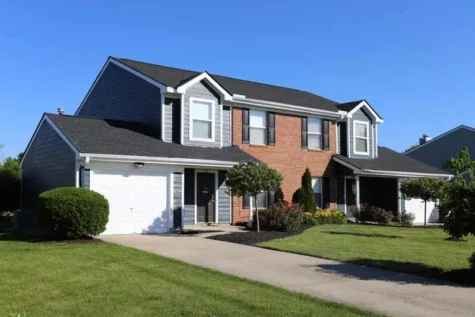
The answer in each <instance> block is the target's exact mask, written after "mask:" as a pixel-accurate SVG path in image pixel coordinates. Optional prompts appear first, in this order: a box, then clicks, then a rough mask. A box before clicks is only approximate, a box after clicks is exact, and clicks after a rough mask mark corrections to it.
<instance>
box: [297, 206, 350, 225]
mask: <svg viewBox="0 0 475 317" xmlns="http://www.w3.org/2000/svg"><path fill="white" fill-rule="evenodd" d="M304 222H305V223H306V224H309V225H313V226H316V225H329V224H344V223H346V217H345V214H344V213H343V212H341V211H339V210H338V209H326V210H317V211H316V212H314V213H312V212H306V213H305V216H304Z"/></svg>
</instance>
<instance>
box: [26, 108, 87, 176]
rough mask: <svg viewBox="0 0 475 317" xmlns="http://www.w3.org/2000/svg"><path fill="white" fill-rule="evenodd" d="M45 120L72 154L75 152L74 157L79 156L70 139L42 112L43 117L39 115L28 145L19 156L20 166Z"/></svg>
mask: <svg viewBox="0 0 475 317" xmlns="http://www.w3.org/2000/svg"><path fill="white" fill-rule="evenodd" d="M45 122H47V123H48V124H49V125H50V126H51V128H53V130H54V131H55V132H56V133H57V134H58V135H59V136H60V137H61V139H63V141H64V142H65V143H66V144H67V145H68V146H69V147H70V148H71V150H72V151H73V152H74V154H76V158H79V151H78V149H76V147H75V146H74V145H73V144H72V143H71V141H69V139H68V138H67V137H66V136H65V135H64V134H63V133H62V132H61V130H59V129H58V127H57V126H56V125H55V124H54V123H53V122H52V121H51V119H50V118H48V116H47V115H46V114H43V117H41V120H40V123H39V124H38V126H37V127H36V130H35V132H34V133H33V136H32V137H31V139H30V142H28V146H27V147H26V150H25V152H24V154H23V157H22V158H21V161H20V167H22V166H23V161H24V160H25V158H26V156H27V155H28V152H29V151H30V147H31V145H32V144H33V142H34V141H35V139H36V136H37V135H38V132H39V131H40V129H41V127H42V126H43V124H44V123H45Z"/></svg>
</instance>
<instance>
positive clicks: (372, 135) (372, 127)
mask: <svg viewBox="0 0 475 317" xmlns="http://www.w3.org/2000/svg"><path fill="white" fill-rule="evenodd" d="M374 127H375V125H374V124H372V125H371V139H373V142H371V147H372V149H373V155H372V157H373V158H375V154H374V142H375V138H376V136H375V134H374V133H375V129H374Z"/></svg>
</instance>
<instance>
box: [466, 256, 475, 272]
mask: <svg viewBox="0 0 475 317" xmlns="http://www.w3.org/2000/svg"><path fill="white" fill-rule="evenodd" d="M468 263H470V268H471V269H472V270H473V271H475V252H473V253H472V256H471V257H470V258H469V259H468Z"/></svg>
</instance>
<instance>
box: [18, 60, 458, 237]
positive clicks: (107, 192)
mask: <svg viewBox="0 0 475 317" xmlns="http://www.w3.org/2000/svg"><path fill="white" fill-rule="evenodd" d="M381 123H383V119H382V118H381V117H380V115H379V114H378V113H377V112H376V111H375V110H374V109H373V108H372V107H371V106H370V105H369V103H367V102H366V101H365V100H359V101H354V102H349V103H343V104H340V103H337V102H335V101H331V100H329V99H326V98H322V97H319V96H317V95H314V94H312V93H309V92H305V91H301V90H296V89H290V88H284V87H278V86H272V85H267V84H262V83H257V82H252V81H246V80H240V79H234V78H230V77H224V76H219V75H212V74H209V73H207V72H206V71H204V72H194V71H188V70H183V69H177V68H171V67H165V66H159V65H153V64H148V63H142V62H137V61H132V60H127V59H119V58H113V57H110V58H109V59H108V60H107V62H106V63H105V65H104V67H103V68H102V70H101V72H100V73H99V75H98V76H97V78H96V80H95V82H94V83H93V85H92V87H91V88H90V90H89V92H88V93H87V95H86V97H85V98H84V100H83V102H82V103H81V105H80V106H79V108H78V110H77V111H76V114H75V115H74V116H66V115H60V114H59V115H57V114H44V115H43V117H42V119H41V121H40V123H39V125H38V127H37V129H36V131H35V133H34V135H33V137H32V139H31V141H30V143H29V144H28V147H27V149H26V151H25V155H24V157H23V160H22V161H21V165H22V169H23V176H22V177H23V180H22V182H23V193H22V212H25V213H26V212H28V211H32V212H34V208H35V201H36V198H37V196H38V194H40V193H41V192H43V191H45V190H48V189H52V188H55V187H60V186H80V187H86V188H90V189H92V190H95V191H97V192H99V193H102V194H103V195H104V196H105V197H106V198H107V199H108V200H109V203H110V216H109V223H108V225H107V229H106V232H105V233H147V232H167V231H169V230H170V229H172V228H176V227H180V226H182V225H183V226H187V225H193V224H196V223H220V224H231V223H240V222H246V221H248V220H249V219H250V215H251V209H252V206H253V205H254V204H255V203H253V201H252V200H250V199H249V198H247V197H244V198H236V197H231V196H230V194H229V191H228V188H227V187H226V185H225V178H226V171H227V170H228V169H229V168H231V167H232V166H233V165H235V164H237V163H239V162H245V161H261V162H265V163H267V164H268V165H269V166H270V167H272V168H275V169H277V170H278V171H279V172H280V173H281V174H282V175H283V184H282V192H283V194H284V196H285V198H286V199H291V197H292V194H293V193H294V192H295V190H297V189H298V188H299V187H300V183H301V176H302V174H303V173H304V170H305V168H306V167H309V169H310V171H311V173H312V176H313V186H314V193H315V197H316V201H317V204H318V205H319V206H321V207H331V208H339V209H341V210H342V211H344V212H346V213H348V214H349V206H351V205H354V204H357V205H358V204H360V203H362V202H365V203H369V204H373V205H377V206H380V207H384V208H386V209H389V210H392V211H401V210H404V209H407V206H406V202H405V201H404V200H403V199H401V196H400V192H399V184H400V182H401V181H402V180H404V179H407V178H412V177H423V176H424V177H448V176H449V174H448V173H446V172H444V171H441V170H439V169H437V168H434V167H431V166H427V165H425V164H423V163H421V162H418V161H416V160H414V159H411V158H409V157H407V156H404V155H401V154H399V153H396V152H394V151H391V150H389V149H387V148H383V147H378V129H379V125H380V124H381ZM258 199H259V200H260V203H259V206H266V205H268V204H271V203H273V202H274V193H273V192H269V193H263V194H262V195H260V197H258Z"/></svg>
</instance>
